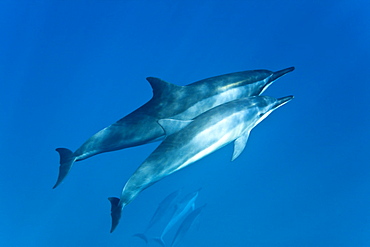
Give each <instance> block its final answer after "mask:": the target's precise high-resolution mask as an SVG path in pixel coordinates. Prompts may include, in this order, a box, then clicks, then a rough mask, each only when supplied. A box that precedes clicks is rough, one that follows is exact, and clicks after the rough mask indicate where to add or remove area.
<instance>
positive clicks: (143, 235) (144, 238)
mask: <svg viewBox="0 0 370 247" xmlns="http://www.w3.org/2000/svg"><path fill="white" fill-rule="evenodd" d="M132 236H133V237H138V238H141V239H142V240H144V241H145V243H148V238H147V237H146V236H145V234H144V233H136V234H134V235H132Z"/></svg>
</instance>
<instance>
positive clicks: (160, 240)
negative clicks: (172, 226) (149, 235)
mask: <svg viewBox="0 0 370 247" xmlns="http://www.w3.org/2000/svg"><path fill="white" fill-rule="evenodd" d="M154 241H156V242H157V243H158V244H160V245H161V246H163V247H166V243H165V242H164V240H163V239H162V238H161V237H159V238H154Z"/></svg>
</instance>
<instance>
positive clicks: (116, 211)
mask: <svg viewBox="0 0 370 247" xmlns="http://www.w3.org/2000/svg"><path fill="white" fill-rule="evenodd" d="M108 200H109V201H110V203H111V206H112V207H111V216H112V227H111V229H110V232H111V233H112V232H113V231H114V229H116V227H117V225H118V223H119V220H120V219H121V213H122V208H123V207H122V206H120V204H119V201H120V199H119V198H117V197H109V198H108Z"/></svg>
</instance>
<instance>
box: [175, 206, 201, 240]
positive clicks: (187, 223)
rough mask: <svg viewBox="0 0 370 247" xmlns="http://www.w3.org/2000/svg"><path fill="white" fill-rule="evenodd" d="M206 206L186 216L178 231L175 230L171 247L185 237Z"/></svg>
mask: <svg viewBox="0 0 370 247" xmlns="http://www.w3.org/2000/svg"><path fill="white" fill-rule="evenodd" d="M206 205H207V204H205V205H203V206H201V207H199V208H197V209H195V210H193V211H192V212H191V213H190V214H188V215H187V216H186V218H185V219H184V221H183V222H182V223H181V225H180V226H179V229H177V232H176V234H175V236H174V237H173V240H172V244H171V247H173V246H175V245H177V243H178V242H179V241H180V240H181V239H182V238H183V237H184V236H185V235H186V233H187V232H188V231H189V229H190V228H191V226H192V225H193V223H194V221H195V220H196V219H197V218H198V216H199V215H200V213H201V212H202V210H203V208H204V207H205V206H206Z"/></svg>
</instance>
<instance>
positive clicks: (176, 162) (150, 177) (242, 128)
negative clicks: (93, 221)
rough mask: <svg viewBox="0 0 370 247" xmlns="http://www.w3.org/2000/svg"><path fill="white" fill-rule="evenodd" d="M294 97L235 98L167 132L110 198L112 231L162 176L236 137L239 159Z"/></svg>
mask: <svg viewBox="0 0 370 247" xmlns="http://www.w3.org/2000/svg"><path fill="white" fill-rule="evenodd" d="M292 98H293V96H288V97H284V98H280V99H275V98H272V97H268V96H253V97H247V98H243V99H238V100H234V101H231V102H228V103H225V104H223V105H220V106H217V107H215V108H213V109H211V110H209V111H207V112H205V113H203V114H201V115H199V116H198V117H196V118H195V119H194V120H193V121H192V122H191V123H190V124H188V125H187V126H186V127H184V128H182V129H181V130H179V131H177V132H175V133H174V134H172V135H169V136H167V137H166V139H165V140H164V141H163V142H162V143H161V144H160V145H159V146H158V147H157V148H156V149H155V150H154V151H153V152H152V153H151V154H150V155H149V157H148V158H147V159H146V160H145V161H144V162H143V163H142V164H141V165H140V167H138V169H137V170H136V171H135V172H134V174H133V175H132V176H131V177H130V178H129V180H128V181H127V183H126V185H125V186H124V188H123V190H122V193H121V197H120V199H119V198H116V197H110V198H108V199H109V200H110V202H111V216H112V228H111V232H113V231H114V229H115V228H116V227H117V225H118V223H119V220H120V218H121V213H122V209H123V208H124V207H125V206H126V205H127V204H129V203H130V202H131V201H132V200H133V199H135V197H136V196H137V195H138V194H139V193H140V192H141V191H143V190H144V189H146V188H148V187H149V186H151V185H153V184H154V183H156V182H158V181H159V180H161V179H162V178H164V177H167V176H169V175H170V174H172V173H174V172H176V171H178V170H180V169H182V168H184V167H186V166H188V165H190V164H192V163H194V162H195V161H197V160H199V159H201V158H203V157H205V156H207V155H208V154H211V153H212V152H214V151H216V150H218V149H219V148H221V147H223V146H225V145H227V144H229V143H230V142H232V141H235V144H234V153H233V156H232V160H234V159H236V158H237V157H238V156H239V155H240V154H241V152H242V151H243V149H244V148H245V145H246V142H247V140H248V137H249V133H250V131H251V130H252V129H253V128H254V127H255V126H256V125H257V124H258V123H260V122H261V121H262V120H263V119H265V118H266V117H267V116H268V115H269V114H270V113H271V112H272V111H274V110H276V109H277V108H278V107H280V106H282V105H284V104H285V103H287V102H289V101H290V100H291V99H292ZM159 123H160V124H161V125H162V126H163V128H164V129H166V120H159Z"/></svg>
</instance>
